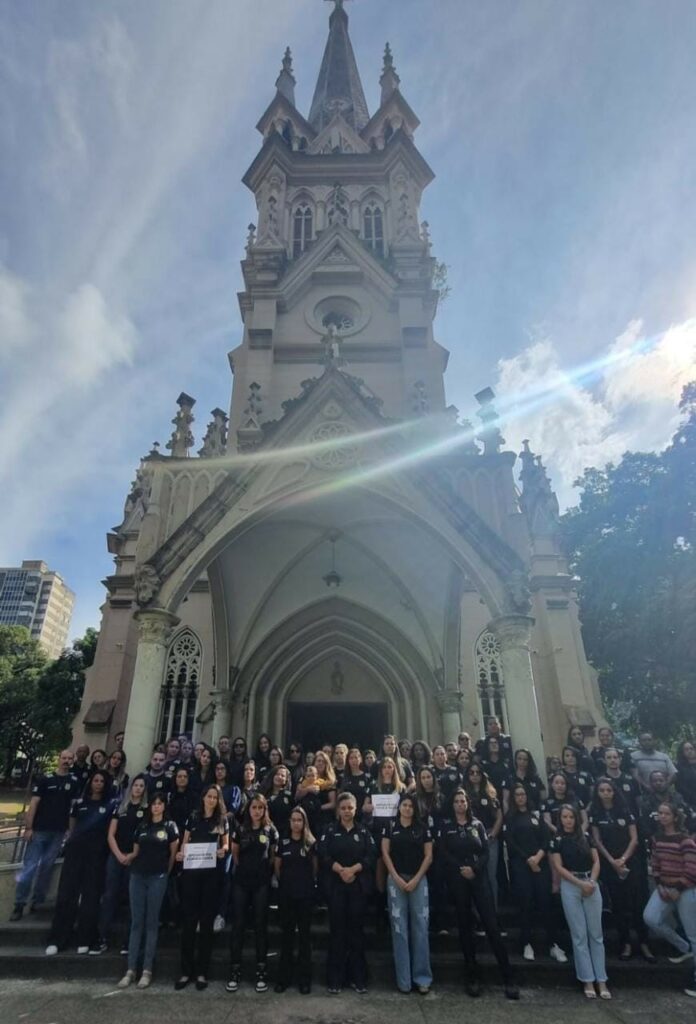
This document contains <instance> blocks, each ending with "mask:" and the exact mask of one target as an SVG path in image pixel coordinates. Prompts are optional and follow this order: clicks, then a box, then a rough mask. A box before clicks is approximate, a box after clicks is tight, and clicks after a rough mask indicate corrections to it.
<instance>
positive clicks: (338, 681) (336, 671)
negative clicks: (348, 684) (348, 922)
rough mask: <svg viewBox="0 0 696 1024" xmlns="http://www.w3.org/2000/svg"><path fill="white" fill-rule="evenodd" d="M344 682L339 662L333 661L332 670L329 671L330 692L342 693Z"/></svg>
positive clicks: (338, 694)
mask: <svg viewBox="0 0 696 1024" xmlns="http://www.w3.org/2000/svg"><path fill="white" fill-rule="evenodd" d="M344 684H345V676H344V675H343V672H342V671H341V663H340V662H339V661H335V662H334V663H333V672H332V673H331V692H332V693H333V694H335V695H336V696H340V694H342V693H343V687H344Z"/></svg>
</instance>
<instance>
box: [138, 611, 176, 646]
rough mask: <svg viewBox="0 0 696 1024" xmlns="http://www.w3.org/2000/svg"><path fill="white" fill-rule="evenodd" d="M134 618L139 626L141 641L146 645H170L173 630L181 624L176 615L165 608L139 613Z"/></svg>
mask: <svg viewBox="0 0 696 1024" xmlns="http://www.w3.org/2000/svg"><path fill="white" fill-rule="evenodd" d="M134 618H135V621H136V622H137V624H138V638H139V641H140V642H141V643H145V644H163V645H166V644H168V643H169V641H170V639H171V635H172V632H173V630H174V629H175V627H176V626H177V625H178V624H179V622H180V620H179V619H178V618H177V617H176V615H172V613H171V612H167V611H165V610H164V609H163V608H152V609H149V610H148V611H138V612H136V613H135V616H134Z"/></svg>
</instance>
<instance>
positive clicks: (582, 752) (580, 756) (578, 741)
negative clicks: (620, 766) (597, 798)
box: [566, 725, 595, 779]
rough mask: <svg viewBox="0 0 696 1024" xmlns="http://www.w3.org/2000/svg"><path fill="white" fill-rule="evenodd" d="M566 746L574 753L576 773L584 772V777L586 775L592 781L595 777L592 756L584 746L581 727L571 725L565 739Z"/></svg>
mask: <svg viewBox="0 0 696 1024" xmlns="http://www.w3.org/2000/svg"><path fill="white" fill-rule="evenodd" d="M566 746H568V747H572V748H573V750H574V751H575V756H576V758H577V763H578V771H581V772H584V773H585V775H588V776H589V777H590V778H591V779H593V778H594V776H595V763H594V761H593V760H592V755H591V754H590V752H589V750H588V749H587V747H586V746H585V733H584V732H583V731H582V726H580V725H571V727H570V729H569V730H568V735H567V737H566Z"/></svg>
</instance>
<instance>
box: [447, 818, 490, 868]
mask: <svg viewBox="0 0 696 1024" xmlns="http://www.w3.org/2000/svg"><path fill="white" fill-rule="evenodd" d="M487 849H488V844H487V839H486V829H485V827H484V825H483V823H482V822H480V821H478V820H477V819H476V818H472V819H471V821H470V822H468V823H467V824H465V825H460V824H458V822H456V821H455V820H454V819H452V820H450V821H445V822H443V824H442V827H441V828H440V834H439V838H438V851H439V853H440V855H441V857H442V860H443V862H444V864H445V867H446V868H447V869H448V870H449V871H451V872H452V871H455V872H458V871H459V868H464V867H466V868H472V869H473V870H474V871H478V870H479V869H480V868H481V866H482V865H483V864H484V863H485V860H486V857H485V854H486V853H487Z"/></svg>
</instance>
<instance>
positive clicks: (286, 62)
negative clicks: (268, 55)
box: [283, 46, 292, 75]
mask: <svg viewBox="0 0 696 1024" xmlns="http://www.w3.org/2000/svg"><path fill="white" fill-rule="evenodd" d="M283 71H287V73H288V74H289V75H291V74H292V52H291V51H290V47H289V46H286V47H285V54H284V56H283Z"/></svg>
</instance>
